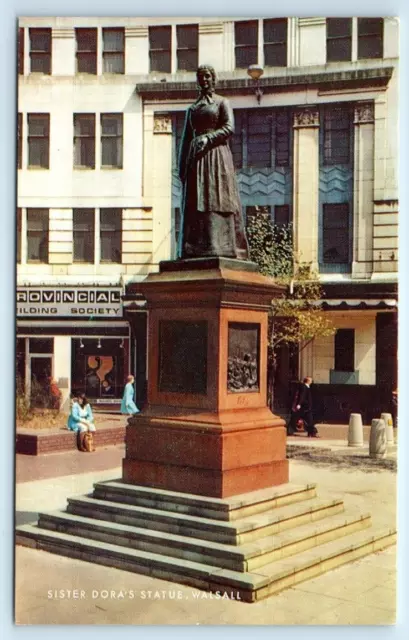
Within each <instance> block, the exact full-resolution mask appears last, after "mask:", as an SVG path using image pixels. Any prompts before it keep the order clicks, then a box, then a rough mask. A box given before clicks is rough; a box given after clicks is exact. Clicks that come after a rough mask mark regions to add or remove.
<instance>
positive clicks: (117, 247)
mask: <svg viewBox="0 0 409 640" xmlns="http://www.w3.org/2000/svg"><path fill="white" fill-rule="evenodd" d="M100 215H101V222H100V230H101V262H113V263H118V264H120V263H121V260H122V249H121V247H122V209H101V211H100Z"/></svg>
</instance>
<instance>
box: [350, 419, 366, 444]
mask: <svg viewBox="0 0 409 640" xmlns="http://www.w3.org/2000/svg"><path fill="white" fill-rule="evenodd" d="M363 446H364V429H363V426H362V416H361V414H360V413H351V415H350V416H349V428H348V447H363Z"/></svg>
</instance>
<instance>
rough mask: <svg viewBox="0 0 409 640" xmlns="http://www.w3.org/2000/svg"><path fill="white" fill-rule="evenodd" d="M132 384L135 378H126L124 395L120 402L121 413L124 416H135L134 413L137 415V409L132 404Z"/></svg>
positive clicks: (133, 394) (133, 403)
mask: <svg viewBox="0 0 409 640" xmlns="http://www.w3.org/2000/svg"><path fill="white" fill-rule="evenodd" d="M134 382H135V378H134V377H133V376H128V377H127V379H126V385H125V389H124V395H123V397H122V402H121V413H124V414H126V415H131V416H133V415H135V413H139V409H138V407H137V406H136V404H135V402H134V396H135V390H134V386H133V385H134Z"/></svg>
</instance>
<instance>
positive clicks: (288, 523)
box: [67, 496, 344, 545]
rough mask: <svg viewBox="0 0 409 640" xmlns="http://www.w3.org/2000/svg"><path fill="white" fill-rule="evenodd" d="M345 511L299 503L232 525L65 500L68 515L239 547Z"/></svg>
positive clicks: (333, 503) (323, 503)
mask: <svg viewBox="0 0 409 640" xmlns="http://www.w3.org/2000/svg"><path fill="white" fill-rule="evenodd" d="M343 510H344V504H343V501H342V500H339V499H338V500H316V499H313V500H306V501H303V502H301V503H300V504H291V505H287V506H283V507H277V508H276V509H272V510H270V511H269V512H267V513H258V514H254V515H252V516H248V517H246V518H242V519H240V520H237V521H234V522H222V521H219V520H213V519H210V518H199V517H197V516H191V515H187V514H179V513H174V512H172V511H164V510H162V511H159V510H157V509H150V508H148V507H138V506H134V505H128V504H120V503H117V502H110V501H102V500H96V499H95V498H93V497H89V496H78V497H73V498H68V507H67V511H68V513H72V514H75V515H79V516H84V517H86V518H95V519H97V520H108V521H111V522H117V523H120V524H125V525H131V526H135V527H142V528H147V529H155V530H157V531H164V532H168V533H173V534H176V535H184V536H190V537H193V538H199V539H203V540H212V541H214V542H219V543H224V544H233V545H240V544H244V543H247V542H253V541H254V540H258V539H259V538H263V537H265V536H269V535H272V534H275V533H279V532H280V531H283V530H285V529H289V528H292V527H296V526H299V525H302V524H305V523H307V522H313V521H315V520H320V519H322V518H326V517H327V516H330V515H334V514H336V513H339V512H341V511H343Z"/></svg>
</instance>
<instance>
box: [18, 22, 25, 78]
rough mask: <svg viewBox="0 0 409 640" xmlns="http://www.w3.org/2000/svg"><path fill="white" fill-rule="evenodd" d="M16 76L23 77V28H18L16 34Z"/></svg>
mask: <svg viewBox="0 0 409 640" xmlns="http://www.w3.org/2000/svg"><path fill="white" fill-rule="evenodd" d="M17 74H18V75H19V76H23V75H24V27H19V28H18V32H17Z"/></svg>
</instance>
